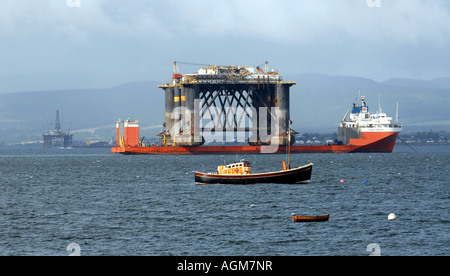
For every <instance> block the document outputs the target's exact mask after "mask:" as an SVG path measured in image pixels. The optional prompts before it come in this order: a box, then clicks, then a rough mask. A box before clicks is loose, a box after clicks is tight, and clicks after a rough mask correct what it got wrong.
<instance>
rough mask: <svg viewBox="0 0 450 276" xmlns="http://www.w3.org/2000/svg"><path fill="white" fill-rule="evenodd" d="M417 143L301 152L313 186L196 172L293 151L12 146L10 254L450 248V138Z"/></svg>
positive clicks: (3, 193)
mask: <svg viewBox="0 0 450 276" xmlns="http://www.w3.org/2000/svg"><path fill="white" fill-rule="evenodd" d="M414 149H415V150H416V151H414V150H413V149H411V148H408V147H401V146H397V147H396V148H395V149H394V152H393V153H390V154H384V153H381V154H380V153H353V154H321V153H317V154H293V155H292V160H291V162H292V166H302V165H305V164H307V163H310V162H312V163H314V167H313V172H312V179H311V183H309V184H303V185H297V184H296V185H282V184H255V185H196V184H195V182H194V171H201V172H213V171H215V170H216V168H217V166H218V165H221V164H223V163H224V162H226V163H227V162H234V161H236V159H246V160H249V161H250V162H251V163H252V171H253V172H265V171H276V170H281V169H282V160H285V159H286V155H284V154H268V155H198V156H157V155H135V156H131V155H120V154H114V153H111V152H110V149H86V148H84V149H77V148H74V149H63V148H50V149H43V148H40V147H37V148H33V147H32V148H28V147H27V148H23V147H17V148H1V149H0V224H1V227H0V255H69V254H71V253H73V252H75V253H76V254H79V255H86V256H89V255H158V256H166V255H175V256H205V255H206V256H209V255H211V256H216V255H219V256H220V255H226V256H230V255H231V256H242V255H244V256H248V255H251V256H297V255H353V256H364V255H369V254H370V253H371V252H372V251H371V250H372V248H374V245H375V247H376V248H377V252H376V253H378V254H381V255H383V256H389V255H390V256H392V255H448V252H449V250H450V233H449V226H450V223H449V222H450V217H449V210H450V193H449V192H450V179H449V178H450V173H449V168H450V166H449V163H450V147H446V146H442V147H438V146H429V147H416V148H414ZM341 180H343V181H341ZM292 213H296V214H297V215H323V214H330V219H329V221H327V222H316V223H294V222H293V221H292V218H291V214H292ZM390 213H395V214H396V216H397V218H396V219H395V220H388V216H389V214H390ZM68 249H69V251H70V252H69V251H68ZM72 250H73V251H72Z"/></svg>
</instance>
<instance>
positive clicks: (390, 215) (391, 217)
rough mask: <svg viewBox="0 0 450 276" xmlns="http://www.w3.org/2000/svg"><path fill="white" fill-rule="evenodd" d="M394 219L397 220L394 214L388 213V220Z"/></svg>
mask: <svg viewBox="0 0 450 276" xmlns="http://www.w3.org/2000/svg"><path fill="white" fill-rule="evenodd" d="M396 218H397V216H396V215H395V214H394V213H390V214H389V216H388V220H394V219H396Z"/></svg>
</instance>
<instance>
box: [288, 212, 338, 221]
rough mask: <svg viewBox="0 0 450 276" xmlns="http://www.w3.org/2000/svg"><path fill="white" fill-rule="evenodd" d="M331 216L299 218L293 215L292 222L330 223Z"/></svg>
mask: <svg viewBox="0 0 450 276" xmlns="http://www.w3.org/2000/svg"><path fill="white" fill-rule="evenodd" d="M329 218H330V214H328V215H324V216H297V215H296V214H292V220H293V221H294V222H313V221H328V219H329Z"/></svg>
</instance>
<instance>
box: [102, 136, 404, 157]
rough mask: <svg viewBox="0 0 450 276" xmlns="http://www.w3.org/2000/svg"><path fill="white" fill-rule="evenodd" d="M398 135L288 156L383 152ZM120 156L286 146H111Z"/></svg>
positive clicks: (297, 150)
mask: <svg viewBox="0 0 450 276" xmlns="http://www.w3.org/2000/svg"><path fill="white" fill-rule="evenodd" d="M397 136H398V132H376V133H373V132H372V133H362V135H361V138H359V139H351V140H350V144H348V145H335V144H333V145H320V146H319V145H317V146H315V145H306V146H291V153H352V152H385V153H390V152H392V150H393V149H394V146H395V142H396V140H397ZM111 151H112V152H114V153H121V154H161V155H193V154H235V153H241V154H268V153H286V151H287V147H286V146H279V147H275V148H272V147H270V146H199V147H180V146H174V147H171V146H150V147H130V146H125V147H114V148H112V150H111Z"/></svg>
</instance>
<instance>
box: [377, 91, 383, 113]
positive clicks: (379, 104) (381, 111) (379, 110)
mask: <svg viewBox="0 0 450 276" xmlns="http://www.w3.org/2000/svg"><path fill="white" fill-rule="evenodd" d="M380 98H381V97H380V95H378V113H383V110H381V100H380Z"/></svg>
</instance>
